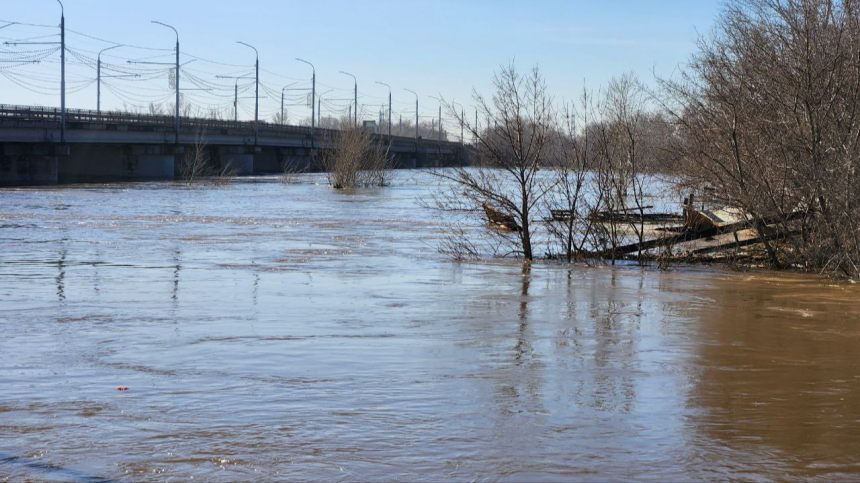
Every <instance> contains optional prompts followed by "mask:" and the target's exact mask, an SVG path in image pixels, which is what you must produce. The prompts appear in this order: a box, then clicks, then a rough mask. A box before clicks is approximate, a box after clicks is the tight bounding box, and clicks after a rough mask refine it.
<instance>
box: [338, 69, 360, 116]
mask: <svg viewBox="0 0 860 483" xmlns="http://www.w3.org/2000/svg"><path fill="white" fill-rule="evenodd" d="M340 73H341V74H344V75H348V76H350V77H352V80H353V81H354V82H355V90H354V93H355V112H354V113H353V120H352V123H353V125H355V126H358V79H356V78H355V76H354V75H352V74H350V73H349V72H344V71H340Z"/></svg>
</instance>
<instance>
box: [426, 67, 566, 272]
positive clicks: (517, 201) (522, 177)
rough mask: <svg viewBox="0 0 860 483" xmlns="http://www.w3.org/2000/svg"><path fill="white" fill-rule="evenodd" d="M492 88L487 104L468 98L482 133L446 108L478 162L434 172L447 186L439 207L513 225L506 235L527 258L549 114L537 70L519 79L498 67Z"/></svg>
mask: <svg viewBox="0 0 860 483" xmlns="http://www.w3.org/2000/svg"><path fill="white" fill-rule="evenodd" d="M493 85H494V87H495V92H494V94H493V97H492V99H491V100H487V99H486V98H484V97H483V96H482V95H480V94H478V93H474V94H473V98H474V100H475V103H476V104H477V106H478V111H479V113H480V115H481V117H482V118H484V119H487V120H488V121H487V126H486V127H485V128H484V129H481V130H479V128H478V126H477V125H474V124H471V123H470V122H469V120H468V119H464V118H463V117H462V110H460V109H458V108H456V107H455V106H454V105H453V104H451V105H449V106H448V110H449V112H451V113H453V115H454V116H455V117H456V118H457V120H458V121H459V122H462V123H463V124H464V125H465V126H466V129H468V130H469V131H470V132H471V133H472V135H473V136H474V137H475V139H476V141H477V150H478V159H477V161H476V163H475V165H474V166H473V167H470V168H464V167H459V168H453V169H452V170H449V171H439V172H436V175H437V176H439V177H441V178H444V179H446V180H448V181H450V182H451V183H452V186H453V188H452V190H451V191H450V192H448V193H447V194H445V195H444V196H441V197H440V198H439V200H440V201H439V205H440V207H442V208H443V209H455V208H456V209H466V210H471V211H472V212H477V213H485V212H486V213H487V214H488V215H490V216H491V217H493V216H498V217H499V218H500V219H503V220H512V221H513V222H514V223H515V224H516V229H514V230H512V231H511V234H510V237H511V239H512V240H514V241H515V244H516V247H515V248H514V250H513V251H514V252H517V253H519V254H521V255H522V256H523V257H524V258H525V259H526V260H531V259H533V258H534V243H533V241H534V233H535V223H534V216H535V212H536V207H537V206H538V205H539V204H540V203H541V200H542V199H543V198H544V197H545V196H546V194H547V192H548V190H549V188H550V186H549V183H548V182H547V180H545V179H542V178H541V177H540V176H539V171H540V169H541V164H542V162H543V161H544V160H545V158H546V157H547V156H548V155H549V146H550V142H551V138H552V135H553V133H554V130H555V125H554V123H555V112H554V109H553V106H552V99H551V98H550V96H549V95H548V93H547V91H546V84H545V82H544V80H543V77H542V76H541V74H540V72H539V70H538V69H537V68H534V69H532V71H531V72H530V73H529V74H528V75H522V74H520V73H519V72H518V71H517V69H516V67H515V66H514V65H513V64H510V65H507V66H504V67H502V68H501V70H500V71H499V72H498V73H497V74H496V75H495V77H494V79H493Z"/></svg>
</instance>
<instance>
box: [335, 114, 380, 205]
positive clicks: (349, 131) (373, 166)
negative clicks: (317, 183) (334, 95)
mask: <svg viewBox="0 0 860 483" xmlns="http://www.w3.org/2000/svg"><path fill="white" fill-rule="evenodd" d="M339 124H340V125H339V130H337V131H334V132H332V133H330V134H329V138H328V139H327V140H324V143H325V144H328V147H327V148H326V149H322V150H321V156H320V162H321V164H322V167H323V169H324V170H325V172H326V177H327V178H328V182H329V184H330V185H331V186H332V187H333V188H335V189H344V188H358V187H369V186H385V185H386V184H388V183H389V182H390V172H391V168H392V167H393V159H392V157H391V156H390V155H389V153H388V150H387V149H386V148H385V147H384V146H383V145H382V140H381V139H382V138H379V137H374V135H373V133H371V132H370V131H367V130H365V129H362V128H361V127H359V126H356V125H355V124H354V123H353V120H352V119H346V118H344V119H341V121H340V123H339Z"/></svg>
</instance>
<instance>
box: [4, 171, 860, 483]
mask: <svg viewBox="0 0 860 483" xmlns="http://www.w3.org/2000/svg"><path fill="white" fill-rule="evenodd" d="M416 176H417V175H415V174H410V173H408V172H406V173H400V174H399V177H398V179H397V180H396V184H395V185H394V186H392V187H390V188H387V189H384V190H366V191H360V192H355V193H338V192H334V191H332V190H330V189H329V188H328V187H327V186H325V184H324V183H323V182H322V178H320V177H318V176H315V175H309V176H307V177H305V178H302V180H301V182H300V183H299V184H296V185H289V186H284V185H282V184H280V183H279V182H278V181H277V180H276V179H274V178H271V179H265V178H260V179H251V180H242V181H240V182H237V183H235V184H233V185H231V186H227V187H209V188H203V189H188V188H186V187H185V186H183V185H181V184H178V183H177V184H173V183H153V184H146V183H144V184H116V185H105V186H102V185H100V186H94V185H93V186H75V187H61V188H50V189H27V190H2V191H0V247H2V248H0V331H2V337H0V481H7V480H8V481H32V480H35V481H89V482H98V481H179V480H190V479H192V478H193V479H194V480H202V481H237V480H249V479H257V480H260V481H279V480H281V481H284V480H286V481H305V480H313V481H391V480H410V481H411V480H436V481H559V480H563V481H570V480H577V481H579V480H585V481H588V480H600V481H605V480H639V479H641V480H661V481H681V480H683V481H687V480H691V479H697V480H702V479H743V480H764V481H767V480H795V479H796V480H808V479H821V480H857V479H858V478H860V289H858V287H856V286H851V285H842V284H830V283H825V282H821V281H819V280H816V279H814V278H808V277H799V276H791V275H783V274H771V273H735V272H729V271H724V270H721V269H704V268H694V267H676V268H674V269H673V270H670V271H667V272H660V271H657V270H655V269H646V270H641V269H638V268H635V267H619V268H614V269H613V268H609V267H592V268H589V267H585V266H573V267H566V266H563V265H555V264H535V265H534V266H533V267H531V268H524V267H523V265H522V264H520V263H517V262H515V261H503V262H502V261H496V262H487V263H479V264H456V263H452V262H450V261H447V260H446V259H445V258H444V257H443V256H442V255H440V254H438V253H437V251H436V249H435V245H436V243H435V240H436V239H437V237H438V236H439V229H438V226H437V225H438V214H437V213H432V212H429V211H428V210H426V209H424V208H421V207H420V203H419V200H421V199H422V198H426V196H427V187H426V185H425V183H424V182H423V180H422V179H419V178H418V177H416ZM315 182H316V183H319V184H315ZM118 388H128V390H122V391H119V390H118Z"/></svg>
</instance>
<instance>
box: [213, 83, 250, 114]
mask: <svg viewBox="0 0 860 483" xmlns="http://www.w3.org/2000/svg"><path fill="white" fill-rule="evenodd" d="M215 78H216V79H236V84H235V85H234V86H233V122H239V81H240V80H242V79H247V78H248V76H247V75H242V76H238V77H237V76H232V75H216V76H215ZM242 99H245V97H243V98H242Z"/></svg>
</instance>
